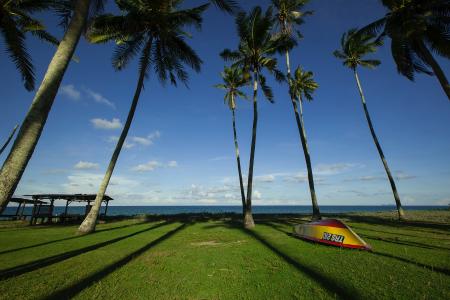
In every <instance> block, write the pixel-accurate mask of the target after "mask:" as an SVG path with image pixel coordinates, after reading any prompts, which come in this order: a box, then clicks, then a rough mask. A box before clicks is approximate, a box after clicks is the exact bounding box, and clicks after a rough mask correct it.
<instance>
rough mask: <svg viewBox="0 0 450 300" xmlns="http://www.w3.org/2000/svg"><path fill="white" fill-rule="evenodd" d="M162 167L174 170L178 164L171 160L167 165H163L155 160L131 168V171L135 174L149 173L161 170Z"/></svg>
mask: <svg viewBox="0 0 450 300" xmlns="http://www.w3.org/2000/svg"><path fill="white" fill-rule="evenodd" d="M163 167H167V168H176V167H178V163H177V162H176V161H175V160H171V161H169V162H168V163H167V164H163V163H161V162H159V161H156V160H151V161H149V162H147V163H144V164H140V165H137V166H135V167H133V168H131V170H133V171H136V172H150V171H153V170H155V169H157V168H163Z"/></svg>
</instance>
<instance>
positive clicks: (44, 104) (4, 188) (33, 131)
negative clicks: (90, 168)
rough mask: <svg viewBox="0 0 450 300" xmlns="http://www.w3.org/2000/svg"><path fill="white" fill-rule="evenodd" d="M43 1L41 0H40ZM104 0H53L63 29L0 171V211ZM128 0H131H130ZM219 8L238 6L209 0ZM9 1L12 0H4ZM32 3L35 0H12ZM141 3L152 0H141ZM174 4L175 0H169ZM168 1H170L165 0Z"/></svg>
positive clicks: (3, 207) (30, 152)
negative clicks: (61, 36)
mask: <svg viewBox="0 0 450 300" xmlns="http://www.w3.org/2000/svg"><path fill="white" fill-rule="evenodd" d="M42 1H43V0H42ZM103 1H104V0H61V1H53V0H49V2H51V3H52V5H53V6H54V8H55V10H57V12H58V14H59V15H60V16H61V17H62V18H61V22H60V25H63V27H64V28H65V29H66V30H65V34H64V37H63V39H62V40H61V42H60V43H59V44H58V48H57V50H56V52H55V54H54V56H53V58H52V60H51V62H50V64H49V66H48V69H47V72H46V73H45V76H44V79H43V81H42V83H41V86H40V87H39V89H38V91H37V93H36V95H35V97H34V99H33V102H32V104H31V107H30V109H29V111H28V113H27V115H26V117H25V120H24V121H23V123H22V125H21V127H20V130H19V133H18V135H17V138H16V140H15V141H14V144H13V146H12V148H11V151H10V153H9V155H8V157H7V159H6V160H5V162H4V163H3V166H2V168H1V170H0V214H1V213H2V212H3V210H4V209H5V208H6V206H7V205H8V202H9V199H10V198H11V196H12V195H13V194H14V191H15V189H16V187H17V185H18V184H19V181H20V179H21V178H22V174H23V172H24V171H25V168H26V167H27V164H28V162H29V160H30V159H31V156H32V155H33V152H34V149H35V147H36V145H37V143H38V141H39V138H40V136H41V133H42V130H43V129H44V126H45V122H46V121H47V118H48V114H49V113H50V110H51V108H52V105H53V101H54V100H55V97H56V94H57V92H58V89H59V86H60V84H61V81H62V79H63V77H64V74H65V72H66V69H67V67H68V65H69V62H70V60H71V59H73V53H74V51H75V48H76V46H77V44H78V41H79V39H80V36H81V34H82V32H83V31H84V29H85V27H86V26H85V25H86V22H87V21H88V20H89V18H90V17H93V16H95V14H97V13H98V12H99V11H101V9H102V8H103ZM130 1H131V0H130ZM210 1H211V2H212V3H214V4H215V5H216V6H218V7H219V8H220V9H222V10H224V11H227V12H234V11H236V10H237V8H238V6H237V4H236V2H235V1H233V0H210ZM3 2H11V1H3ZM14 2H20V3H26V4H29V5H31V4H33V3H35V2H37V0H28V1H14ZM132 2H133V1H132ZM140 2H141V3H142V4H143V5H145V3H146V2H152V1H151V0H146V1H140ZM172 2H173V3H175V4H176V3H177V2H178V1H175V0H174V1H172ZM168 3H169V2H168Z"/></svg>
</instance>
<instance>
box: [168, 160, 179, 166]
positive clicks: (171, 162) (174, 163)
mask: <svg viewBox="0 0 450 300" xmlns="http://www.w3.org/2000/svg"><path fill="white" fill-rule="evenodd" d="M167 166H168V167H169V168H176V167H178V163H177V162H176V161H175V160H171V161H169V162H168V163H167Z"/></svg>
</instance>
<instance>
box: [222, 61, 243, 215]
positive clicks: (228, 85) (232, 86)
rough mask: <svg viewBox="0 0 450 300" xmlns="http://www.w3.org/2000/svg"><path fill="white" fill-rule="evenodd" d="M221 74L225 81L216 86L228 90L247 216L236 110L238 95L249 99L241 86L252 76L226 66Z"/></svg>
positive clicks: (228, 102) (225, 99)
mask: <svg viewBox="0 0 450 300" xmlns="http://www.w3.org/2000/svg"><path fill="white" fill-rule="evenodd" d="M221 75H222V79H223V83H222V84H216V85H215V87H216V88H219V89H223V90H225V91H226V93H225V97H224V101H225V103H226V104H228V107H229V108H230V110H231V113H232V120H233V137H234V149H235V151H236V161H237V168H238V174H239V186H240V189H241V199H242V213H243V216H245V192H244V183H243V181H242V171H241V159H240V156H239V146H238V140H237V134H236V117H235V110H236V99H237V98H238V97H241V98H243V99H247V95H246V94H245V93H244V92H243V91H241V90H240V88H242V87H244V86H247V85H249V83H250V78H249V76H248V74H244V73H243V72H242V69H240V68H227V67H225V69H224V70H223V72H222V73H221Z"/></svg>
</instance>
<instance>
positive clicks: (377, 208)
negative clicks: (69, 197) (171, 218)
mask: <svg viewBox="0 0 450 300" xmlns="http://www.w3.org/2000/svg"><path fill="white" fill-rule="evenodd" d="M403 208H404V209H405V210H407V211H408V210H436V209H448V206H403ZM31 209H32V208H31V206H30V207H26V208H25V211H24V214H26V215H27V214H31ZM84 209H85V208H84V206H69V209H68V213H69V214H83V213H84ZM395 209H396V208H395V206H393V205H392V206H391V205H374V206H353V205H348V206H345V205H332V206H331V205H321V206H320V211H321V212H322V213H348V212H382V211H393V210H395ZM15 212H16V207H7V208H6V210H5V212H4V214H5V215H9V214H15ZM63 212H64V206H55V210H54V214H55V215H58V214H61V213H63ZM103 212H104V207H102V213H103ZM241 212H242V207H241V206H238V205H236V206H211V205H210V206H109V207H108V215H109V216H118V215H124V216H133V215H141V214H155V215H172V214H181V213H238V214H239V213H241ZM311 212H312V210H311V206H309V205H259V206H258V205H255V206H253V213H254V214H283V213H291V214H297V213H298V214H299V213H303V214H308V213H311Z"/></svg>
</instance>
